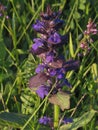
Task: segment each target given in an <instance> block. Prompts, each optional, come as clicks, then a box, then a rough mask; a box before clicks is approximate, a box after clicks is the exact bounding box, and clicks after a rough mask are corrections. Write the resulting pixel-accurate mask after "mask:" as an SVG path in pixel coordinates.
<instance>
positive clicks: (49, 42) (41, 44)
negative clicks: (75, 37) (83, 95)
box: [29, 6, 79, 125]
mask: <svg viewBox="0 0 98 130" xmlns="http://www.w3.org/2000/svg"><path fill="white" fill-rule="evenodd" d="M60 15H61V11H58V12H53V11H52V10H51V8H50V6H47V9H46V12H42V13H41V14H40V17H41V19H40V20H36V23H35V24H33V29H34V30H35V31H36V32H37V33H39V34H40V35H39V37H37V38H34V39H33V45H32V48H31V53H32V54H33V55H37V56H38V57H39V58H40V59H41V61H42V62H41V63H40V64H39V65H38V66H37V68H36V70H35V72H36V75H35V76H33V77H31V78H30V80H29V87H30V88H31V90H32V91H35V92H36V93H37V94H38V96H39V97H40V98H41V99H44V98H45V97H46V96H47V95H48V94H49V95H48V99H49V102H51V103H53V104H55V105H58V106H59V107H60V108H61V109H62V110H64V109H68V108H69V106H68V108H66V105H64V103H63V102H61V100H60V99H59V97H60V96H61V98H63V100H65V99H66V96H67V94H66V93H65V92H64V91H63V90H62V89H63V87H64V86H66V87H67V86H68V87H71V84H70V83H69V81H68V80H67V79H66V77H65V76H66V73H67V72H68V71H71V70H76V69H77V68H78V67H79V62H78V61H75V60H72V59H70V60H68V61H66V60H65V58H64V56H63V55H62V54H61V52H60V51H59V49H60V48H62V46H63V45H64V46H66V44H67V36H66V35H61V34H59V29H61V28H62V27H63V24H64V21H63V20H61V19H60ZM59 52H60V53H59ZM51 90H52V91H51ZM49 92H50V93H49ZM64 98H65V99H64ZM67 121H68V120H66V121H64V120H63V122H67ZM39 122H40V123H41V124H45V125H46V124H49V123H50V124H51V119H50V118H49V117H47V116H45V117H41V118H40V120H39ZM69 122H70V120H69Z"/></svg>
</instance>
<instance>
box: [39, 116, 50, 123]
mask: <svg viewBox="0 0 98 130" xmlns="http://www.w3.org/2000/svg"><path fill="white" fill-rule="evenodd" d="M39 123H40V124H44V125H47V124H50V123H51V118H50V117H47V116H44V117H42V118H40V119H39Z"/></svg>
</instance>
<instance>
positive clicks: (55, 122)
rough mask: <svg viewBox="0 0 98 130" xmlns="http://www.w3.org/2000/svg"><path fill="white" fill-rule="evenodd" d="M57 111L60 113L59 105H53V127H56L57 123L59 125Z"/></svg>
mask: <svg viewBox="0 0 98 130" xmlns="http://www.w3.org/2000/svg"><path fill="white" fill-rule="evenodd" d="M59 113H60V108H59V106H58V105H54V128H58V125H59Z"/></svg>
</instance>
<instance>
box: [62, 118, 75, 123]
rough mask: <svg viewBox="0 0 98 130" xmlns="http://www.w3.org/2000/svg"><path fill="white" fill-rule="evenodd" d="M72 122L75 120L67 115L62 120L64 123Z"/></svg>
mask: <svg viewBox="0 0 98 130" xmlns="http://www.w3.org/2000/svg"><path fill="white" fill-rule="evenodd" d="M72 122H73V119H72V118H66V117H65V118H64V119H63V121H62V123H64V124H68V123H72Z"/></svg>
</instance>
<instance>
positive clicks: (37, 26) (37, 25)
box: [33, 20, 45, 33]
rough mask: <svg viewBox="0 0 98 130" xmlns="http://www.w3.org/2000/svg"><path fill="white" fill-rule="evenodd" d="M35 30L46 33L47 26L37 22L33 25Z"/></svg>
mask: <svg viewBox="0 0 98 130" xmlns="http://www.w3.org/2000/svg"><path fill="white" fill-rule="evenodd" d="M33 29H34V30H36V31H37V32H41V33H44V32H45V24H44V22H42V21H39V20H36V23H35V24H33Z"/></svg>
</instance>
